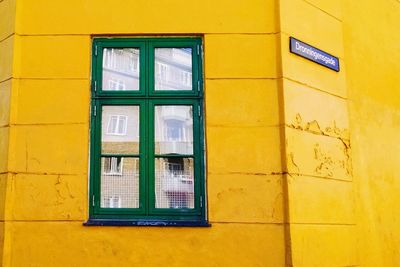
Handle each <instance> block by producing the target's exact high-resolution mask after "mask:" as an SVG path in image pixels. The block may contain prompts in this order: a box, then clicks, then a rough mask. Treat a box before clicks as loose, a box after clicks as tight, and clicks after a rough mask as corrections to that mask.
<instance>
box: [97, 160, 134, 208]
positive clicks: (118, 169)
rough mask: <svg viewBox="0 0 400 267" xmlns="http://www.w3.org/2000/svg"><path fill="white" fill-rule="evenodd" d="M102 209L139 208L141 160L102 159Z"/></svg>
mask: <svg viewBox="0 0 400 267" xmlns="http://www.w3.org/2000/svg"><path fill="white" fill-rule="evenodd" d="M100 202H101V203H100V206H101V207H102V208H138V207H139V159H138V158H126V157H125V158H124V157H102V158H101V201H100Z"/></svg>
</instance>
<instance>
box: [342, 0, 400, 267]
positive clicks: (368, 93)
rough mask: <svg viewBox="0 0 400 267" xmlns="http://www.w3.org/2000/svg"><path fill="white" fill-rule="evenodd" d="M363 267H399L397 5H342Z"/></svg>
mask: <svg viewBox="0 0 400 267" xmlns="http://www.w3.org/2000/svg"><path fill="white" fill-rule="evenodd" d="M343 17H344V20H343V24H344V27H343V29H344V40H345V43H344V44H345V46H344V48H345V56H346V59H347V64H346V66H347V87H348V96H349V111H350V112H349V113H350V129H351V131H350V133H351V134H350V136H351V143H352V157H353V174H354V182H355V189H356V199H357V224H358V232H359V235H358V236H359V239H358V247H359V258H360V264H361V265H362V266H371V267H372V266H400V210H399V203H400V194H399V192H400V176H399V171H398V170H399V166H400V156H399V155H400V154H399V153H400V145H399V133H400V75H399V73H400V49H399V43H400V35H399V34H398V32H399V28H400V19H399V18H400V2H399V1H394V0H393V1H389V0H387V1H379V4H378V3H377V2H376V1H363V3H362V4H361V3H359V2H356V1H344V4H343Z"/></svg>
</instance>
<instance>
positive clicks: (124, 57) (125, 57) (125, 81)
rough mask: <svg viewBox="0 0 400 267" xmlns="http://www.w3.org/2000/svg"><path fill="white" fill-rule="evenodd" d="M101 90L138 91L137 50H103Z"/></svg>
mask: <svg viewBox="0 0 400 267" xmlns="http://www.w3.org/2000/svg"><path fill="white" fill-rule="evenodd" d="M103 90H105V91H124V90H131V91H135V90H139V49H137V48H118V49H117V48H104V49H103Z"/></svg>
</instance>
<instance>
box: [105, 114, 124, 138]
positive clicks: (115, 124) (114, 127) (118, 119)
mask: <svg viewBox="0 0 400 267" xmlns="http://www.w3.org/2000/svg"><path fill="white" fill-rule="evenodd" d="M127 122H128V117H127V116H125V115H111V116H110V119H109V121H108V127H107V134H111V135H126V126H127Z"/></svg>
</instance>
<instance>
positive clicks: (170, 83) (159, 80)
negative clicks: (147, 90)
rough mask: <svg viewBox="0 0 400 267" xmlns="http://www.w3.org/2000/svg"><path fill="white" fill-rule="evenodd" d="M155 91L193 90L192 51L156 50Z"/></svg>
mask: <svg viewBox="0 0 400 267" xmlns="http://www.w3.org/2000/svg"><path fill="white" fill-rule="evenodd" d="M154 55H155V62H154V76H155V77H154V80H155V90H192V49H191V48H156V49H155V51H154Z"/></svg>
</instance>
